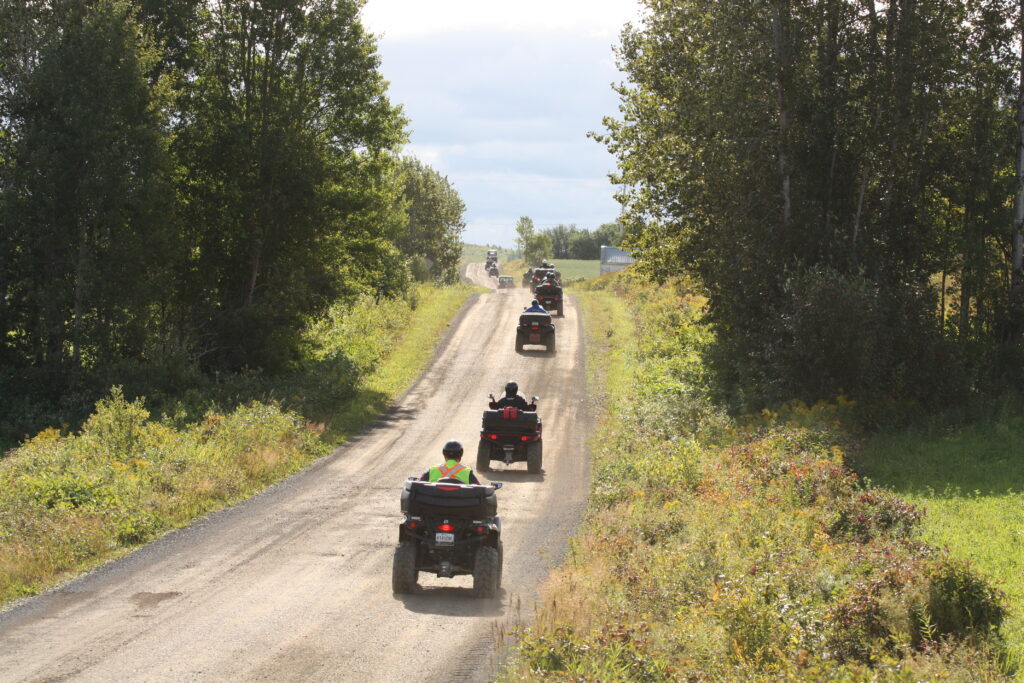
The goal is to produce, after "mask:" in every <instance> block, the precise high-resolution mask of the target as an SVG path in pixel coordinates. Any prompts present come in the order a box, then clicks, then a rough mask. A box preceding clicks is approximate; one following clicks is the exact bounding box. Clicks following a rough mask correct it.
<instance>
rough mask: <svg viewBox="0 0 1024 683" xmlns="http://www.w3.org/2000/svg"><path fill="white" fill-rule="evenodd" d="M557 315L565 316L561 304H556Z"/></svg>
mask: <svg viewBox="0 0 1024 683" xmlns="http://www.w3.org/2000/svg"><path fill="white" fill-rule="evenodd" d="M558 315H559V317H561V318H564V317H565V312H564V311H563V310H562V304H558Z"/></svg>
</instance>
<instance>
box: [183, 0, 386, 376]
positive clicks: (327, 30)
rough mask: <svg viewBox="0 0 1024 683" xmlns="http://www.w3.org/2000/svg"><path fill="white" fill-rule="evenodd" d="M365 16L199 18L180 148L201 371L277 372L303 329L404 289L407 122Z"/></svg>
mask: <svg viewBox="0 0 1024 683" xmlns="http://www.w3.org/2000/svg"><path fill="white" fill-rule="evenodd" d="M359 6H360V5H359V3H358V2H355V1H354V0H281V1H280V2H274V3H271V4H262V3H256V4H254V3H251V2H249V1H248V0H216V1H214V2H212V3H210V5H209V13H208V21H207V23H206V24H205V25H204V26H203V27H202V28H201V30H200V31H199V36H198V38H197V39H196V41H195V45H196V56H195V58H194V59H195V64H196V71H197V76H196V78H194V79H192V80H191V81H190V82H189V83H188V85H187V88H186V90H185V92H184V95H183V109H184V110H185V111H186V112H187V115H186V116H184V117H183V119H182V120H181V121H180V127H179V130H178V134H177V138H176V144H175V151H176V154H177V157H178V159H179V161H180V163H181V165H182V166H183V168H184V169H185V172H184V173H183V174H182V176H181V178H180V191H181V195H182V199H183V201H184V203H185V206H186V216H187V218H188V224H189V225H190V226H191V228H192V233H191V235H190V241H191V243H193V244H194V245H196V246H195V250H194V252H193V259H192V263H191V264H190V269H189V270H188V271H187V272H186V273H185V274H184V275H183V277H182V281H183V291H184V293H185V294H186V296H187V297H190V302H189V303H190V308H191V310H192V311H193V315H192V320H193V323H192V324H193V325H194V326H195V328H196V329H195V330H194V332H193V335H195V336H197V337H198V338H200V339H203V340H205V341H204V343H203V348H202V349H201V350H200V355H202V357H203V358H204V362H206V363H208V364H214V365H220V366H226V367H230V368H238V367H242V366H245V365H255V366H265V367H277V368H280V367H283V366H284V365H286V364H287V363H288V362H289V361H290V359H291V357H292V354H293V353H294V351H295V349H296V348H297V334H298V331H299V330H300V329H301V327H302V323H303V321H304V320H305V318H306V317H308V316H310V315H317V314H319V313H320V312H321V311H323V310H325V309H326V307H327V305H328V304H329V303H330V302H332V301H333V300H335V299H336V298H337V297H338V296H341V295H343V294H345V293H346V292H354V291H358V290H359V289H367V288H369V289H371V290H376V291H378V292H379V293H381V294H389V293H394V292H396V291H400V290H401V289H402V287H404V276H403V274H404V273H405V267H404V265H403V264H402V262H401V255H400V254H399V253H398V251H397V249H396V248H395V246H394V242H395V241H396V240H397V239H398V237H399V233H400V230H401V226H402V212H401V207H400V203H399V202H398V201H397V197H398V193H399V192H400V186H399V183H398V177H397V174H396V173H395V169H394V167H395V163H396V162H395V160H394V157H393V155H392V154H391V150H392V149H393V148H394V147H395V146H396V145H398V144H399V143H401V142H402V141H403V140H404V139H405V133H404V120H403V119H402V117H401V115H400V112H399V110H398V109H397V108H396V107H394V106H392V105H391V104H390V102H389V101H388V99H387V97H386V95H385V87H386V84H385V82H384V80H383V79H382V77H381V75H380V73H379V71H378V67H379V58H378V57H377V54H376V52H375V46H374V42H373V39H372V37H371V36H370V35H369V34H367V33H366V32H365V30H364V29H363V27H362V25H361V24H360V22H359V16H358V12H359Z"/></svg>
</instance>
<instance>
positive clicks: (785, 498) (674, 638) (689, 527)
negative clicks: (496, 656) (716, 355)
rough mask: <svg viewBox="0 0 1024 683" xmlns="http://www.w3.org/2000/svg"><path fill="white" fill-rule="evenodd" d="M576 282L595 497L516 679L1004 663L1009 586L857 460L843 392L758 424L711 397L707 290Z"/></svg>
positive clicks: (835, 673) (926, 675) (548, 593)
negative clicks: (593, 427) (594, 413)
mask: <svg viewBox="0 0 1024 683" xmlns="http://www.w3.org/2000/svg"><path fill="white" fill-rule="evenodd" d="M577 292H578V294H577V295H578V297H579V299H580V301H581V304H582V306H583V309H584V315H585V322H586V329H587V337H588V344H589V346H588V352H589V353H591V354H592V356H591V359H590V361H591V362H590V368H591V369H592V371H591V372H592V376H591V378H590V380H591V382H592V387H593V389H594V393H600V395H601V398H602V401H603V405H604V406H605V407H606V410H605V412H604V414H603V417H602V418H601V419H600V422H599V428H598V431H597V433H596V435H595V438H594V440H593V442H592V453H593V454H594V457H595V464H594V469H593V483H592V487H593V488H592V492H591V502H590V508H589V511H588V514H587V518H586V520H585V522H584V525H583V527H582V529H581V531H580V532H579V534H578V536H577V537H576V538H575V539H574V541H573V545H572V550H571V552H570V556H569V558H568V559H567V561H566V563H565V564H564V566H563V567H562V568H561V569H560V570H559V571H557V572H556V573H555V574H554V575H553V576H552V578H551V579H550V581H549V583H548V585H547V586H546V588H545V590H544V600H543V605H542V607H541V609H540V610H539V613H538V617H537V619H536V621H535V623H534V625H533V626H531V627H530V628H528V629H527V630H525V631H524V632H523V633H522V634H521V636H522V637H521V639H520V641H519V645H518V649H517V653H516V655H515V656H514V657H513V658H512V659H511V661H510V663H509V665H508V668H507V670H506V671H505V673H504V678H505V679H507V680H519V679H531V680H535V679H557V680H565V679H572V680H601V681H612V680H623V681H625V680H629V681H645V680H646V681H658V680H680V679H686V680H704V679H710V680H721V679H726V680H735V679H741V680H767V679H776V678H792V679H798V680H825V679H829V680H921V679H933V678H939V677H946V678H950V679H953V680H979V679H986V678H989V679H999V678H1001V677H1003V676H1004V675H1006V673H1007V668H1006V664H1005V660H1004V659H1003V657H1002V652H1003V649H1002V645H1001V641H1000V637H999V632H998V628H999V625H1000V624H1001V623H1002V621H1003V618H1004V616H1005V609H1004V602H1003V596H1002V595H1001V593H1000V592H999V591H998V590H996V589H994V588H993V587H992V586H990V585H989V584H988V583H987V582H986V581H985V580H983V579H982V578H981V577H980V576H979V575H978V574H977V573H976V572H975V571H974V570H973V569H972V568H971V567H970V566H969V565H967V564H965V563H963V562H960V561H958V560H956V559H952V558H950V557H948V556H947V555H946V554H945V553H943V552H942V551H940V550H938V549H936V548H935V547H934V546H931V545H928V544H927V543H925V542H923V541H922V540H921V537H920V517H921V515H920V511H919V510H918V509H917V508H915V507H914V506H912V505H910V504H908V503H907V502H906V501H905V500H903V499H901V498H899V497H898V496H896V495H894V494H892V493H889V492H886V491H883V490H879V489H876V488H870V487H868V486H866V485H865V484H864V483H863V482H862V481H860V480H859V479H858V478H857V477H856V476H855V475H854V474H853V472H852V471H851V470H850V469H849V468H848V467H847V466H846V454H847V452H848V451H849V450H850V449H852V448H854V447H855V444H854V443H853V442H852V441H851V440H850V439H849V438H848V437H846V436H844V435H843V434H842V433H841V432H840V431H839V430H838V429H836V427H835V420H834V417H835V416H836V414H837V413H838V412H841V409H842V406H824V407H817V408H812V409H798V410H793V411H791V413H792V414H791V415H788V416H787V419H782V418H780V417H778V416H767V415H766V416H763V417H762V418H761V420H760V422H761V423H762V424H761V425H760V426H757V427H742V426H740V425H738V424H736V423H735V422H733V421H732V420H730V419H729V418H728V417H726V416H725V415H724V414H722V413H721V412H720V411H718V410H717V409H716V408H715V407H714V405H713V404H712V402H711V401H710V399H709V395H708V391H707V389H706V387H707V386H708V383H707V381H706V377H705V376H704V369H703V365H702V363H701V355H700V351H701V348H702V346H703V345H704V344H706V342H707V341H708V340H707V338H706V337H705V336H704V335H706V334H707V332H706V330H704V328H701V327H699V326H696V325H694V324H693V323H694V321H695V320H696V319H697V318H698V316H699V315H700V314H701V309H702V307H703V304H704V302H703V301H702V300H700V299H699V298H696V297H692V296H689V295H687V294H686V293H685V289H684V288H682V287H676V288H673V287H661V288H654V287H649V286H644V285H640V284H638V283H636V282H633V281H631V280H630V278H629V276H628V275H616V276H613V277H608V278H602V279H601V280H598V281H595V282H593V283H586V284H584V285H583V286H581V287H580V288H578V289H577ZM594 368H600V369H597V370H595V369H594Z"/></svg>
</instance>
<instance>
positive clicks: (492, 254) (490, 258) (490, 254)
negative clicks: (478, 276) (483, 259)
mask: <svg viewBox="0 0 1024 683" xmlns="http://www.w3.org/2000/svg"><path fill="white" fill-rule="evenodd" d="M497 262H498V250H497V249H488V250H487V263H488V264H491V263H497Z"/></svg>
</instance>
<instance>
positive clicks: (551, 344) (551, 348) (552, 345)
mask: <svg viewBox="0 0 1024 683" xmlns="http://www.w3.org/2000/svg"><path fill="white" fill-rule="evenodd" d="M545 348H546V350H547V352H548V353H554V352H555V335H551V341H549V342H548V345H547V347H545Z"/></svg>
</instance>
